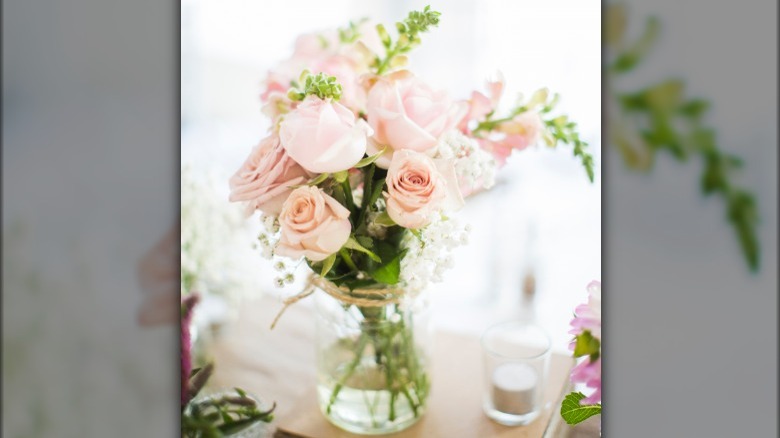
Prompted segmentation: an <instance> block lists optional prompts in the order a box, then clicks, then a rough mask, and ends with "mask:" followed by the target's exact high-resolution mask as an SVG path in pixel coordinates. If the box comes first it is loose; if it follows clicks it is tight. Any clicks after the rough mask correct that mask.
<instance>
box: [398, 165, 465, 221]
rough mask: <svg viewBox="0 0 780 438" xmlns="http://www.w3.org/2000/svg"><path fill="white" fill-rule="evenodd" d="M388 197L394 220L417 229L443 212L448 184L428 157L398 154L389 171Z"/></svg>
mask: <svg viewBox="0 0 780 438" xmlns="http://www.w3.org/2000/svg"><path fill="white" fill-rule="evenodd" d="M456 187H457V185H456ZM384 196H385V200H386V201H387V214H388V215H390V218H391V219H393V221H395V223H397V224H398V225H400V226H402V227H404V228H412V229H417V228H421V227H424V226H425V225H428V224H429V223H430V222H431V216H432V214H433V213H435V212H437V211H440V210H441V209H442V207H443V204H444V202H445V200H446V198H447V181H446V180H445V178H444V176H443V175H442V174H441V173H440V172H439V170H438V169H437V167H436V164H435V163H434V161H433V160H432V159H431V158H430V157H428V156H427V155H425V154H422V153H420V152H415V151H409V150H403V151H398V152H396V153H395V154H394V155H393V161H392V162H391V163H390V167H389V168H388V169H387V192H385V193H384Z"/></svg>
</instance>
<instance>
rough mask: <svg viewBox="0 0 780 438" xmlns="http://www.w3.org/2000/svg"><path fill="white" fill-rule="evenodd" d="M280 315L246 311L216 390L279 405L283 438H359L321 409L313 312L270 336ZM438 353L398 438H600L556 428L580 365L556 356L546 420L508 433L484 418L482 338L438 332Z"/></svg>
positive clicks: (271, 302)
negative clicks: (418, 406)
mask: <svg viewBox="0 0 780 438" xmlns="http://www.w3.org/2000/svg"><path fill="white" fill-rule="evenodd" d="M280 308H281V304H280V303H279V302H278V300H277V299H274V298H263V299H259V300H255V301H252V302H248V303H245V305H244V306H242V308H241V310H240V311H239V312H238V314H237V315H236V318H235V319H234V320H233V322H232V323H231V324H230V325H229V326H228V327H227V328H226V330H224V331H223V332H222V333H221V334H220V336H219V337H218V338H217V339H215V340H214V341H213V342H212V343H211V347H210V354H212V355H213V359H214V360H215V362H216V364H217V368H216V370H215V374H214V376H213V378H212V382H211V383H212V385H216V386H223V387H233V386H240V387H242V388H244V389H246V390H249V391H251V392H254V393H255V394H257V395H259V396H260V398H261V399H263V400H267V401H269V402H270V401H275V402H276V403H277V410H276V420H275V422H274V423H275V425H276V427H277V428H278V429H279V431H280V432H281V433H279V434H278V436H300V437H310V438H329V437H339V438H341V437H354V436H356V435H353V434H350V433H347V432H344V431H342V430H340V429H338V428H336V427H335V426H333V425H331V424H330V423H329V422H328V421H327V420H326V419H325V418H324V417H323V415H322V414H321V413H320V412H319V409H318V407H317V401H316V377H315V371H316V369H315V357H314V351H315V350H314V319H313V317H312V316H313V315H312V312H313V309H312V307H311V306H306V305H295V306H292V307H290V308H289V309H288V311H287V312H286V313H285V314H284V316H283V317H282V319H281V320H280V322H279V324H278V325H277V327H276V328H275V329H274V330H273V331H271V330H270V328H269V326H270V323H271V321H272V320H273V317H274V316H275V314H276V312H277V311H278V310H279V309H280ZM433 353H434V360H433V370H432V380H433V383H432V389H431V394H430V398H429V404H428V411H427V413H426V414H425V415H424V416H423V418H422V419H421V420H420V421H419V422H418V423H417V424H415V425H413V426H412V427H410V428H409V429H407V430H405V431H402V432H400V433H395V434H393V435H391V436H393V437H397V438H406V437H439V436H441V437H455V436H457V437H521V438H522V437H543V436H546V437H550V436H556V437H559V436H594V435H593V434H584V435H582V434H580V435H572V433H573V432H575V431H574V430H569V428H568V426H566V425H564V426H565V427H563V428H562V427H560V425H559V424H558V422H557V421H551V419H552V420H556V417H557V416H558V413H557V411H558V409H559V405H558V403H559V400H560V398H561V395H562V394H563V391H564V390H567V383H568V371H569V369H570V367H571V366H572V364H573V361H572V359H571V358H570V357H568V356H566V355H560V354H553V355H552V358H551V361H550V362H551V363H550V372H549V375H548V379H547V385H546V391H545V408H544V410H543V412H542V414H541V416H540V417H539V418H538V419H537V420H535V421H534V422H533V423H531V424H530V425H527V426H522V427H507V426H502V425H499V424H496V423H494V422H492V421H491V420H489V419H488V418H487V417H486V416H485V414H484V413H483V412H482V408H481V404H482V391H483V387H484V384H483V378H482V362H481V361H482V356H481V350H480V345H479V340H478V338H477V337H475V336H468V335H463V334H455V333H450V332H445V331H437V332H436V333H435V337H434V347H433ZM453 364H455V365H454V366H453ZM558 430H560V431H562V432H557V431H558ZM545 431H547V433H546V434H545ZM553 433H555V434H554V435H553ZM595 436H598V433H597V431H596V434H595Z"/></svg>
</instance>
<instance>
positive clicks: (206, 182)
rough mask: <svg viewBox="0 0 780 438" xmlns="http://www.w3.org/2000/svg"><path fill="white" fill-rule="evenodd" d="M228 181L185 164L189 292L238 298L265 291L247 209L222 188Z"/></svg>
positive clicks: (184, 259)
mask: <svg viewBox="0 0 780 438" xmlns="http://www.w3.org/2000/svg"><path fill="white" fill-rule="evenodd" d="M223 181H224V178H220V177H219V176H218V175H208V174H207V175H198V174H196V172H195V170H194V169H193V168H192V167H191V166H189V165H184V166H182V170H181V281H182V290H183V291H184V292H189V291H192V290H197V291H198V292H200V293H207V294H214V295H221V296H223V297H224V298H226V299H228V300H229V301H232V302H235V301H236V300H238V299H240V298H242V297H243V296H245V295H246V294H250V293H253V292H256V291H258V290H259V287H258V280H259V279H257V278H256V275H254V273H256V271H257V269H256V267H257V263H259V262H260V258H259V257H258V255H257V251H256V250H255V248H254V246H256V245H253V239H252V237H251V236H252V233H253V231H252V230H251V229H250V223H249V222H248V221H246V220H245V218H244V214H243V209H242V208H241V206H239V205H237V204H231V203H228V202H227V194H226V193H224V194H223V193H220V192H219V190H217V188H218V187H219V186H218V184H224V182H223Z"/></svg>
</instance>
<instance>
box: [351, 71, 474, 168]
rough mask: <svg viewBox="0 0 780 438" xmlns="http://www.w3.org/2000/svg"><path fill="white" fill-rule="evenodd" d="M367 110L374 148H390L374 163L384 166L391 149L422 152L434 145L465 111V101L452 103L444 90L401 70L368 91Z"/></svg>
mask: <svg viewBox="0 0 780 438" xmlns="http://www.w3.org/2000/svg"><path fill="white" fill-rule="evenodd" d="M366 109H367V115H368V123H369V125H371V127H372V128H373V129H374V137H373V140H374V141H375V143H376V146H374V148H377V147H382V146H385V145H386V146H389V147H390V149H391V151H389V152H390V153H386V154H385V155H384V156H383V157H382V158H381V159H380V160H379V161H378V162H377V163H378V165H379V166H380V167H385V168H386V167H387V166H388V165H389V162H390V160H391V156H392V151H398V150H404V149H408V150H413V151H417V152H425V151H428V150H430V149H432V148H434V147H435V146H436V143H437V142H438V140H439V137H441V135H442V134H443V133H444V132H446V131H447V130H449V129H452V128H453V127H454V126H455V125H456V124H457V123H458V122H459V121H460V120H461V119H462V118H463V116H464V115H465V112H466V106H465V104H464V103H462V102H461V103H453V102H452V101H451V100H450V98H449V97H448V96H447V94H446V92H444V91H433V90H432V89H431V88H430V87H428V86H427V85H426V84H425V83H423V82H422V81H421V80H419V79H417V78H416V77H414V76H413V75H412V74H411V73H409V72H408V71H404V70H402V71H399V72H396V73H393V74H391V75H389V76H386V77H382V78H380V79H379V80H378V81H377V82H376V84H374V86H373V87H372V88H371V90H370V91H369V92H368V102H367V105H366ZM374 148H372V149H374ZM372 152H373V151H372V150H371V149H370V150H369V153H372Z"/></svg>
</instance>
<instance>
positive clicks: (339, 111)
mask: <svg viewBox="0 0 780 438" xmlns="http://www.w3.org/2000/svg"><path fill="white" fill-rule="evenodd" d="M279 126H280V127H279V136H280V138H281V142H282V146H284V149H285V150H286V151H287V154H288V155H290V157H292V159H293V160H295V161H296V162H297V163H300V165H301V166H303V168H304V169H306V170H308V171H310V172H315V173H325V172H328V173H332V172H339V171H342V170H347V169H349V168H350V167H352V166H354V165H355V164H356V163H357V162H358V161H360V159H361V158H363V155H364V154H365V153H366V138H367V137H368V136H370V135H371V133H372V130H371V128H370V127H369V126H368V125H367V124H366V122H364V121H363V120H362V119H356V118H355V115H354V114H353V113H352V111H350V110H349V109H347V108H346V107H344V106H343V105H341V104H340V103H338V102H331V101H329V100H322V99H320V98H318V97H316V96H308V97H307V98H306V99H305V100H304V101H303V102H301V104H300V105H298V107H297V108H295V110H294V111H292V112H290V113H289V114H287V115H286V116H285V117H284V119H283V120H282V122H281V123H280V125H279Z"/></svg>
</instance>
